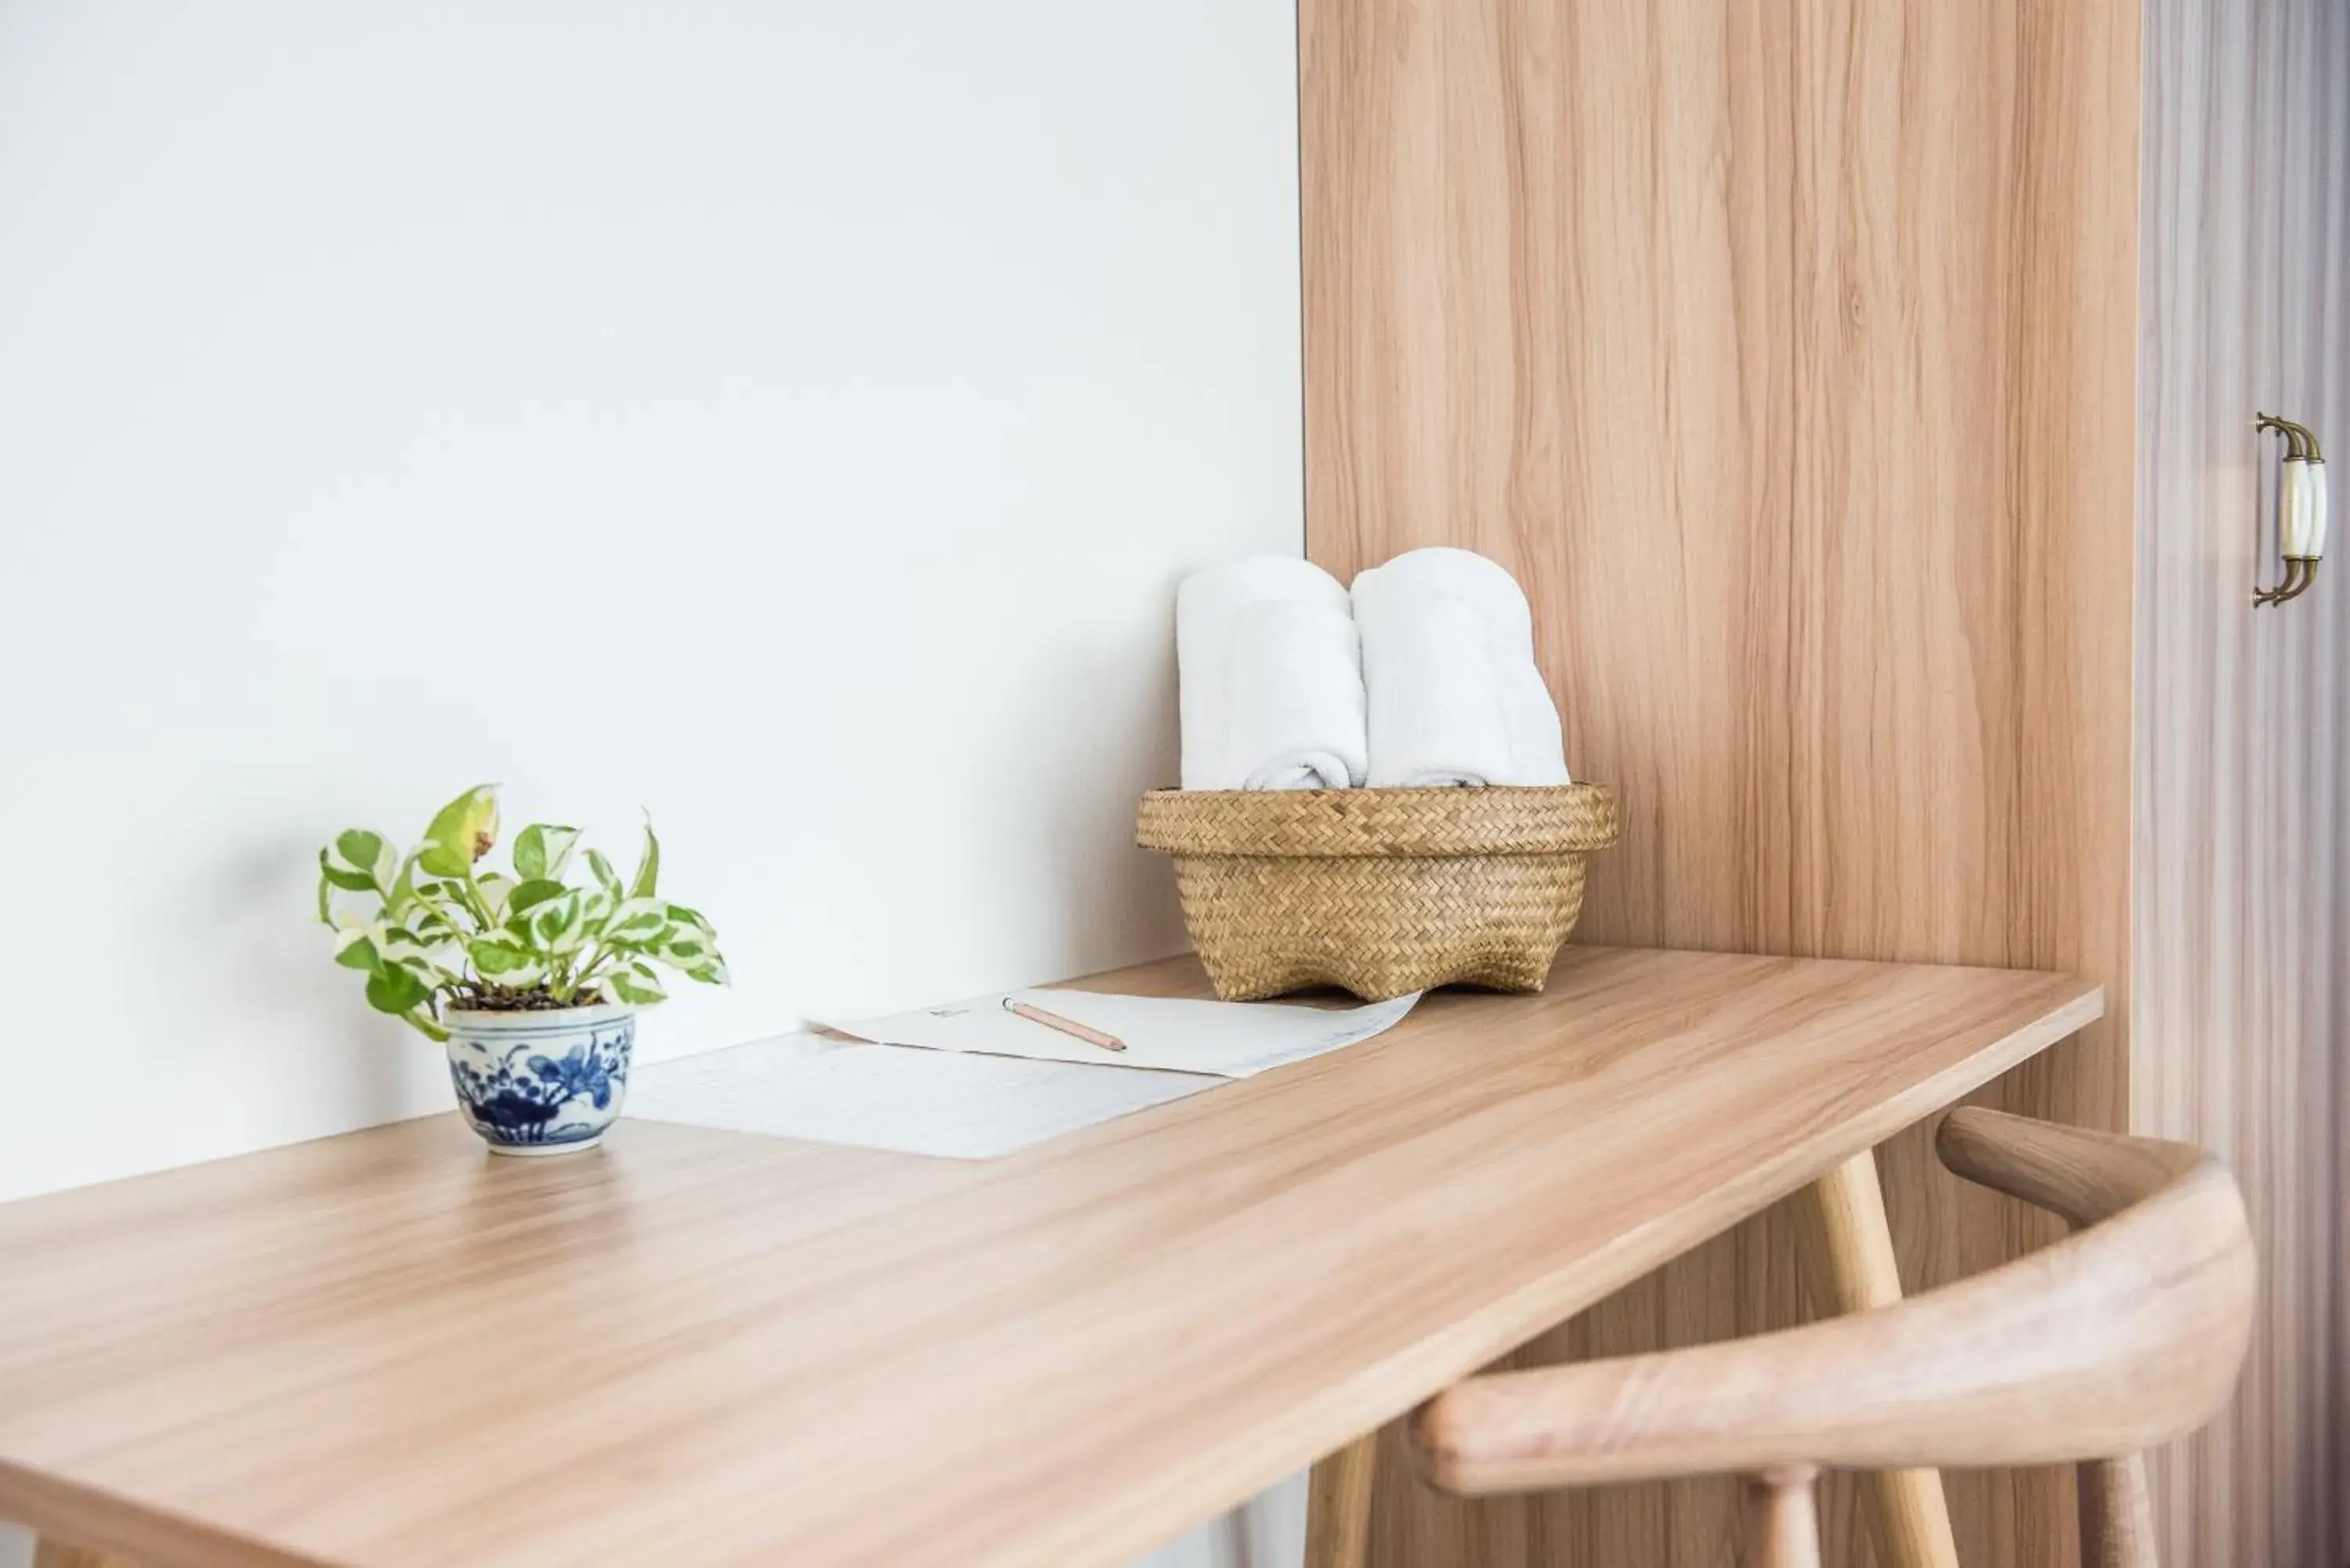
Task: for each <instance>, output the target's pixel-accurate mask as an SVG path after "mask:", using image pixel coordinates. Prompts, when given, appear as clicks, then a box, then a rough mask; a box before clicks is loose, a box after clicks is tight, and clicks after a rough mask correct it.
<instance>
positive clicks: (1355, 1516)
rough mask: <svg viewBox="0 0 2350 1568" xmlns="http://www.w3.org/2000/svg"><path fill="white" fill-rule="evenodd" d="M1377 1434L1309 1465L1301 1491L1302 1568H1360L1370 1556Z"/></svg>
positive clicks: (1377, 1448)
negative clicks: (1311, 1469) (1310, 1473)
mask: <svg viewBox="0 0 2350 1568" xmlns="http://www.w3.org/2000/svg"><path fill="white" fill-rule="evenodd" d="M1378 1458H1379V1435H1378V1433H1377V1432H1366V1433H1365V1434H1363V1436H1361V1437H1359V1438H1356V1439H1355V1440H1354V1441H1353V1442H1351V1443H1348V1444H1347V1446H1346V1447H1345V1448H1343V1449H1337V1450H1336V1452H1333V1453H1329V1454H1326V1455H1324V1456H1323V1457H1322V1458H1321V1459H1318V1460H1316V1461H1315V1465H1314V1474H1313V1478H1312V1479H1311V1480H1309V1481H1308V1482H1307V1484H1306V1490H1305V1568H1363V1564H1364V1563H1366V1562H1367V1561H1369V1558H1370V1554H1371V1477H1372V1475H1373V1473H1374V1472H1375V1471H1376V1470H1377V1469H1378Z"/></svg>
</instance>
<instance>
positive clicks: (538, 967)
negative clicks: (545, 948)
mask: <svg viewBox="0 0 2350 1568" xmlns="http://www.w3.org/2000/svg"><path fill="white" fill-rule="evenodd" d="M465 957H466V958H467V959H468V960H470V961H472V963H473V972H474V973H475V974H478V975H480V976H481V977H482V978H483V979H484V981H488V982H489V983H490V984H492V985H503V986H507V987H512V988H521V987H525V986H532V985H536V984H537V983H538V982H539V981H542V980H544V979H546V959H545V958H544V957H542V956H541V955H540V954H539V953H538V952H537V951H536V950H533V949H532V948H530V947H529V946H527V945H526V944H525V943H524V942H523V941H522V940H520V939H518V938H516V937H515V936H514V935H512V934H511V933H509V932H505V931H493V932H492V933H490V934H489V935H488V936H485V937H477V938H475V939H474V940H473V941H472V942H471V943H470V944H468V945H467V947H466V949H465Z"/></svg>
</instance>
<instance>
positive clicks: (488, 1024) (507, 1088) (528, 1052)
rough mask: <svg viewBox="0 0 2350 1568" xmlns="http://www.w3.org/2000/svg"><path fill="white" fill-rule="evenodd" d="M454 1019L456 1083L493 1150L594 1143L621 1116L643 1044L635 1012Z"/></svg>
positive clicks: (541, 1150)
mask: <svg viewBox="0 0 2350 1568" xmlns="http://www.w3.org/2000/svg"><path fill="white" fill-rule="evenodd" d="M448 1022H449V1031H450V1034H449V1043H448V1051H449V1082H450V1084H451V1085H452V1087H454V1088H455V1090H456V1091H457V1104H458V1106H460V1108H462V1109H463V1111H464V1113H465V1119H466V1121H467V1122H469V1123H471V1124H472V1126H473V1130H474V1131H475V1132H477V1133H479V1134H480V1135H481V1136H482V1137H483V1139H484V1141H485V1142H487V1143H488V1144H489V1146H490V1147H491V1148H492V1149H493V1150H495V1151H496V1152H498V1153H502V1154H558V1153H564V1152H567V1151H569V1150H572V1149H577V1148H586V1147H590V1146H592V1145H593V1144H595V1143H596V1142H597V1140H598V1139H599V1138H601V1137H603V1136H604V1129H605V1128H607V1127H610V1126H611V1125H612V1123H613V1121H614V1120H615V1119H616V1118H618V1117H619V1114H620V1102H621V1100H622V1098H623V1097H624V1096H626V1094H627V1093H628V1087H629V1054H630V1051H631V1049H632V1048H633V1047H634V1045H635V1044H636V1034H637V1021H636V1016H635V1014H634V1013H633V1012H630V1011H629V1010H628V1009H626V1008H619V1007H583V1008H574V1009H567V1010H564V1011H559V1012H509V1013H484V1012H452V1013H451V1015H450V1017H449V1021H448Z"/></svg>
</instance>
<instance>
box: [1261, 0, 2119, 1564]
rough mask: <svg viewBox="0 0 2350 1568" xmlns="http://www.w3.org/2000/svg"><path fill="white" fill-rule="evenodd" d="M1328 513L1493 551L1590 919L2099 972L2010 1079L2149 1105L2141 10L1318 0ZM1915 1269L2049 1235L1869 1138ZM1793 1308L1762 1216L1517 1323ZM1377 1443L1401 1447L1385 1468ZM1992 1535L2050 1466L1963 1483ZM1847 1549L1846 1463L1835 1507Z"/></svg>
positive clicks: (1393, 534)
mask: <svg viewBox="0 0 2350 1568" xmlns="http://www.w3.org/2000/svg"><path fill="white" fill-rule="evenodd" d="M1301 27H1302V39H1301V48H1302V54H1301V60H1302V67H1303V90H1302V108H1303V155H1304V182H1305V183H1304V213H1305V323H1306V392H1307V396H1306V402H1307V535H1308V548H1309V553H1310V554H1311V555H1312V556H1314V557H1315V559H1316V560H1319V561H1321V562H1322V563H1324V564H1325V565H1326V566H1330V567H1332V568H1333V569H1334V570H1336V571H1338V572H1340V573H1342V574H1344V573H1347V572H1349V571H1351V570H1353V569H1355V568H1357V567H1358V566H1364V565H1368V564H1372V563H1375V562H1377V561H1378V560H1380V559H1382V558H1384V557H1385V556H1388V555H1390V554H1392V553H1393V552H1395V551H1397V550H1399V549H1403V548H1407V547H1409V546H1411V545H1419V544H1428V543H1435V542H1448V543H1454V544H1461V545H1471V546H1473V547H1475V548H1478V549H1481V550H1483V551H1484V552H1486V553H1487V554H1489V555H1492V556H1495V557H1497V558H1499V559H1501V560H1503V561H1504V562H1505V563H1507V564H1508V565H1509V566H1512V568H1513V570H1515V571H1516V572H1517V573H1518V574H1519V576H1520V577H1521V578H1522V580H1523V581H1524V582H1525V583H1526V585H1527V587H1528V589H1529V591H1530V593H1531V595H1532V597H1533V599H1534V606H1535V609H1536V614H1537V618H1538V620H1539V623H1540V637H1541V640H1542V652H1543V658H1544V668H1545V670H1546V673H1547V674H1548V675H1549V677H1550V680H1551V682H1552V685H1553V689H1554V691H1555V692H1556V693H1557V695H1558V697H1559V699H1560V702H1561V706H1562V709H1563V711H1564V712H1565V720H1566V725H1567V733H1568V740H1569V746H1570V756H1571V758H1572V760H1573V761H1574V762H1575V765H1576V767H1577V770H1578V772H1579V773H1580V774H1583V775H1586V776H1588V777H1591V778H1594V779H1599V780H1604V781H1607V782H1609V783H1612V784H1616V785H1617V787H1618V789H1619V791H1620V792H1621V794H1622V797H1623V801H1624V805H1625V808H1626V811H1627V822H1626V829H1625V835H1624V841H1623V844H1622V846H1621V847H1620V848H1618V849H1617V851H1615V852H1614V853H1612V854H1611V855H1608V856H1605V857H1599V858H1598V860H1597V861H1596V862H1595V867H1594V874H1593V882H1592V889H1591V894H1590V900H1589V903H1588V904H1587V906H1586V916H1585V926H1584V933H1583V934H1584V935H1586V937H1587V938H1589V939H1591V940H1602V941H1607V940H1618V941H1644V942H1655V943H1662V944H1666V945H1679V946H1697V947H1721V948H1742V949H1756V950H1767V951H1777V952H1794V953H1826V954H1842V955H1851V956H1865V957H1882V958H1908V959H1940V960H1955V961H1973V962H1982V963H1996V964H2029V965H2045V966H2049V967H2055V968H2064V969H2072V970H2078V971H2085V972H2087V973H2090V974H2094V975H2096V976H2098V977H2100V978H2102V979H2104V980H2106V981H2107V982H2108V984H2109V986H2111V988H2112V990H2113V993H2114V994H2113V1001H2114V1008H2113V1016H2114V1018H2115V1019H2116V1022H2115V1023H2111V1024H2109V1025H2107V1026H2106V1027H2104V1028H2102V1029H2100V1030H2098V1031H2095V1032H2093V1033H2091V1034H2089V1035H2087V1036H2085V1037H2084V1039H2083V1040H2081V1041H2080V1042H2079V1043H2077V1044H2075V1045H2074V1046H2073V1047H2071V1048H2069V1049H2066V1050H2063V1051H2060V1052H2058V1053H2055V1054H2052V1056H2051V1058H2049V1059H2048V1060H2047V1061H2046V1062H2045V1063H2043V1064H2040V1065H2037V1066H2035V1067H2034V1068H2033V1070H2031V1071H2029V1072H2027V1073H2024V1074H2019V1075H2015V1076H2014V1077H2013V1078H2012V1079H2010V1080H2009V1081H2007V1082H2006V1083H2004V1084H2003V1085H2000V1086H1999V1087H1998V1088H1997V1089H1996V1090H1995V1091H1994V1095H1995V1096H1996V1097H1997V1098H1998V1099H1999V1100H2000V1101H2001V1102H2002V1103H2004V1104H2007V1105H2010V1106H2014V1107H2016V1108H2021V1109H2025V1110H2030V1111H2033V1112H2036V1113H2038V1114H2042V1115H2050V1116H2058V1117H2061V1118H2064V1119H2067V1120H2074V1121H2085V1122H2090V1123H2102V1124H2107V1125H2117V1124H2118V1123H2119V1122H2120V1121H2121V1120H2122V1119H2123V1118H2124V1116H2125V1115H2126V1057H2125V1046H2124V1034H2123V1029H2122V1026H2121V1024H2120V1023H2119V1022H2118V1021H2119V1019H2120V1018H2121V1017H2123V1016H2124V1014H2125V1005H2126V989H2127V983H2128V980H2129V974H2128V964H2127V961H2126V950H2127V931H2126V924H2127V919H2128V912H2129V904H2128V894H2127V875H2128V856H2129V820H2130V818H2129V789H2130V761H2129V759H2130V739H2129V705H2130V680H2131V663H2130V660H2131V640H2130V631H2129V624H2130V622H2129V611H2130V599H2131V592H2132V576H2131V566H2130V552H2131V509H2130V486H2131V470H2130V463H2131V453H2132V450H2133V442H2132V428H2133V402H2134V397H2133V392H2134V387H2133V369H2132V367H2133V358H2134V353H2133V350H2134V337H2135V329H2136V319H2137V317H2136V309H2135V301H2134V292H2135V291H2134V286H2133V285H2134V281H2135V277H2136V267H2137V261H2136V254H2135V248H2134V245H2135V233H2136V216H2135V197H2136V188H2137V187H2136V179H2135V150H2136V139H2137V60H2138V15H2137V4H2136V0H2068V3H2067V4H2065V5H2040V4H2033V3H2030V0H1985V3H1983V4H1980V5H1977V4H1968V5H1948V4H1939V3H1933V0H1845V3H1838V0H1801V3H1794V4H1774V5H1718V4H1703V3H1700V0H1646V3H1643V4H1624V3H1622V0H1444V3H1442V4H1433V3H1413V0H1304V4H1303V5H1302V6H1301ZM1885 1179H1886V1189H1887V1201H1888V1205H1889V1206H1890V1208H1891V1210H1892V1218H1893V1223H1894V1228H1895V1235H1896V1237H1897V1240H1898V1243H1899V1246H1900V1249H1901V1256H1902V1263H1903V1268H1904V1272H1905V1275H1906V1277H1907V1278H1908V1281H1909V1282H1910V1283H1911V1285H1912V1286H1913V1288H1915V1287H1917V1286H1919V1285H1926V1284H1931V1283H1934V1282H1939V1281H1940V1280H1943V1279H1946V1278H1949V1277H1951V1276H1953V1275H1955V1274H1957V1273H1961V1272H1971V1271H1972V1270H1974V1269H1978V1268H1981V1267H1983V1266H1986V1265H1988V1264H1990V1263H1991V1262H1996V1261H1998V1260H1999V1259H2001V1258H2002V1257H2004V1256H2006V1255H2008V1254H2009V1253H2010V1252H2011V1251H2012V1250H2014V1249H2015V1248H2017V1247H2018V1246H2020V1245H2022V1244H2023V1243H2025V1242H2026V1241H2028V1240H2031V1239H2033V1238H2036V1237H2037V1236H2038V1235H2039V1234H2041V1233H2042V1232H2040V1231H2037V1230H2035V1229H2033V1226H2032V1222H2031V1221H2029V1220H2027V1219H2025V1218H2024V1217H2023V1216H2022V1214H2021V1212H2020V1210H2018V1209H2017V1208H2016V1207H2015V1206H2012V1205H2003V1204H2002V1203H1999V1202H1997V1201H1995V1200H1991V1199H1987V1198H1983V1197H1981V1196H1980V1195H1962V1194H1961V1193H1960V1191H1959V1190H1958V1189H1956V1187H1955V1184H1954V1183H1951V1182H1950V1181H1949V1180H1948V1179H1946V1178H1943V1177H1941V1176H1940V1175H1939V1173H1938V1172H1936V1171H1935V1170H1934V1169H1933V1168H1932V1166H1931V1161H1930V1158H1929V1156H1928V1154H1927V1152H1926V1149H1925V1146H1924V1142H1923V1140H1922V1138H1920V1137H1906V1138H1904V1139H1901V1140H1899V1141H1898V1142H1897V1143H1896V1144H1895V1145H1893V1146H1892V1147H1889V1148H1888V1149H1887V1151H1886V1153H1885ZM1801 1310H1802V1305H1801V1296H1800V1285H1799V1282H1798V1277H1797V1272H1796V1266H1795V1259H1794V1249H1793V1245H1792V1241H1791V1238H1790V1236H1789V1234H1788V1233H1787V1231H1786V1229H1785V1227H1784V1225H1783V1221H1782V1220H1780V1219H1779V1217H1777V1216H1769V1217H1766V1218H1765V1219H1764V1220H1762V1221H1758V1222H1757V1223H1755V1224H1752V1225H1750V1226H1747V1227H1744V1228H1742V1230H1740V1231H1737V1232H1735V1233H1734V1234H1732V1235H1731V1236H1729V1237H1725V1238H1723V1239H1722V1240H1721V1241H1718V1242H1717V1243H1715V1244H1713V1245H1712V1246H1710V1247H1708V1248H1705V1249H1702V1250H1700V1251H1699V1252H1698V1253H1696V1254H1694V1255H1692V1256H1690V1258H1687V1259H1685V1260H1683V1261H1682V1262H1679V1263H1677V1264H1676V1265H1674V1266H1673V1267H1672V1268H1670V1269H1669V1270H1667V1271H1666V1272H1664V1273H1663V1274H1661V1275H1660V1276H1659V1277H1658V1278H1656V1279H1655V1280H1652V1281H1650V1282H1647V1283H1645V1284H1644V1285H1642V1286H1640V1287H1638V1288H1636V1289H1635V1290H1633V1291H1630V1292H1627V1293H1624V1294H1622V1295H1620V1296H1618V1297H1617V1298H1615V1299H1614V1300H1611V1301H1610V1302H1608V1303H1605V1304H1603V1305H1602V1306H1600V1307H1599V1308H1597V1309H1596V1310H1594V1311H1593V1312H1592V1313H1590V1314H1586V1315H1585V1316H1584V1317H1583V1318H1580V1319H1578V1320H1577V1321H1576V1322H1575V1323H1574V1324H1568V1325H1566V1326H1565V1327H1563V1328H1562V1329H1560V1330H1559V1331H1558V1332H1557V1333H1555V1334H1553V1335H1551V1336H1549V1337H1548V1338H1547V1339H1546V1340H1545V1341H1544V1342H1543V1343H1541V1344H1539V1345H1535V1346H1534V1347H1531V1348H1530V1350H1529V1352H1528V1353H1527V1354H1528V1355H1529V1356H1530V1357H1532V1358H1545V1357H1555V1356H1559V1355H1589V1354H1604V1353H1612V1352H1617V1351H1622V1350H1628V1349H1634V1348H1644V1347H1648V1346H1651V1345H1658V1344H1661V1343H1688V1342H1690V1341H1694V1340H1700V1339H1706V1338H1716V1337H1721V1336H1723V1335H1727V1334H1741V1333H1749V1332H1752V1331H1755V1330H1758V1329H1761V1328H1763V1327H1767V1326H1772V1325H1774V1324H1780V1323H1783V1322H1786V1321H1789V1320H1791V1319H1793V1318H1794V1317H1796V1316H1797V1315H1799V1314H1800V1313H1801ZM1393 1457H1394V1456H1393V1454H1392V1452H1391V1453H1390V1455H1389V1458H1390V1459H1393ZM1385 1473H1386V1474H1387V1475H1388V1478H1389V1479H1390V1484H1388V1485H1384V1486H1382V1488H1381V1489H1380V1490H1379V1494H1378V1530H1377V1538H1376V1541H1375V1560H1376V1561H1378V1562H1379V1563H1386V1564H1396V1565H1400V1564H1405V1563H1409V1564H1413V1565H1415V1568H1433V1565H1440V1564H1475V1565H1478V1568H1520V1565H1531V1564H1542V1565H1544V1568H1565V1565H1567V1564H1588V1565H1592V1568H1603V1565H1604V1568H1649V1565H1662V1564H1672V1565H1675V1568H1699V1565H1700V1564H1702V1565H1705V1568H1712V1565H1715V1564H1719V1563H1724V1562H1728V1561H1731V1560H1732V1557H1733V1552H1732V1550H1731V1545H1730V1542H1731V1534H1732V1524H1733V1521H1734V1517H1735V1507H1736V1500H1735V1498H1734V1495H1733V1494H1732V1492H1731V1490H1730V1489H1729V1488H1728V1487H1727V1486H1726V1485H1691V1486H1684V1487H1678V1488H1673V1489H1664V1488H1637V1489H1633V1488H1627V1489H1615V1490H1602V1491H1596V1492H1591V1493H1587V1494H1581V1495H1575V1496H1565V1497H1558V1498H1548V1499H1537V1500H1531V1501H1501V1502H1488V1503H1481V1504H1478V1505H1475V1506H1473V1507H1471V1506H1462V1505H1458V1504H1451V1503H1445V1502H1441V1501H1436V1500H1433V1499H1431V1498H1430V1495H1429V1494H1428V1493H1426V1492H1425V1491H1424V1490H1420V1489H1418V1488H1416V1487H1414V1486H1412V1485H1411V1484H1410V1483H1409V1480H1406V1479H1405V1478H1404V1476H1403V1474H1402V1472H1401V1470H1400V1469H1399V1468H1395V1467H1393V1466H1390V1468H1389V1469H1387V1471H1386V1472H1385ZM1950 1483H1951V1484H1950V1491H1951V1498H1952V1503H1953V1509H1954V1513H1955V1515H1956V1523H1957V1525H1958V1532H1959V1544H1960V1551H1961V1553H1962V1556H1963V1558H1964V1559H1965V1560H1966V1561H1969V1562H1971V1563H1985V1564H1990V1563H1999V1564H2039V1563H2058V1562H2064V1561H2066V1560H2068V1559H2069V1558H2070V1556H2071V1552H2072V1541H2073V1527H2072V1521H2071V1502H2070V1489H2069V1482H2068V1481H2067V1480H2065V1479H2064V1478H2063V1477H2061V1476H2058V1475H2055V1474H2053V1473H2046V1472H2043V1473H2037V1474H2033V1475H2028V1476H2020V1477H2009V1476H2004V1475H2000V1476H1989V1477H1986V1476H1981V1475H1953V1476H1952V1477H1951V1478H1950ZM1826 1506H1827V1516H1826V1519H1825V1528H1826V1531H1827V1534H1828V1537H1829V1544H1830V1550H1831V1553H1832V1556H1833V1557H1834V1559H1835V1561H1838V1562H1845V1563H1850V1562H1856V1561H1859V1560H1861V1559H1862V1558H1863V1557H1865V1552H1861V1551H1859V1550H1857V1549H1856V1545H1855V1542H1856V1539H1857V1534H1858V1523H1857V1513H1856V1504H1855V1500H1854V1497H1853V1493H1852V1490H1851V1489H1850V1488H1849V1487H1848V1486H1842V1485H1839V1486H1838V1487H1836V1488H1835V1489H1832V1490H1831V1491H1830V1493H1829V1495H1828V1498H1827V1500H1826Z"/></svg>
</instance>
